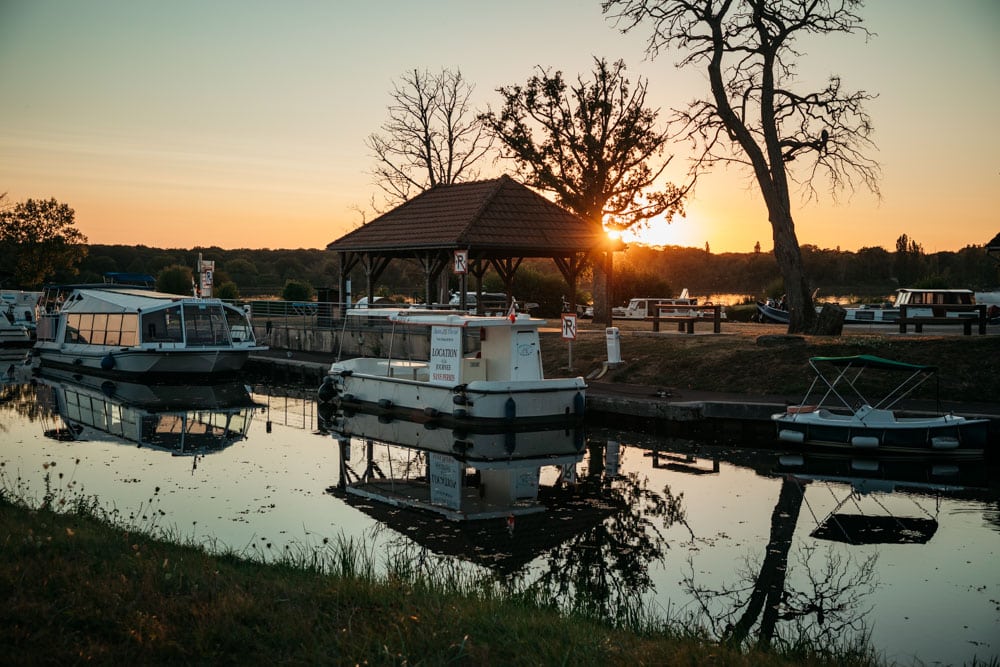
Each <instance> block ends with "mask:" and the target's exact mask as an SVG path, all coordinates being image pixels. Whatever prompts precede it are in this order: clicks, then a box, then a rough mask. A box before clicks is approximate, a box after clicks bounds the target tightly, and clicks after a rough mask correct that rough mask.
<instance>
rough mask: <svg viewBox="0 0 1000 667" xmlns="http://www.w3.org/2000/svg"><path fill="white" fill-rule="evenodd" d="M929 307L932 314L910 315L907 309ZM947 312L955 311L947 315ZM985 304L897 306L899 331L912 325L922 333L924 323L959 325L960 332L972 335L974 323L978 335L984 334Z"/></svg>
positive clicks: (985, 320) (917, 331) (903, 331)
mask: <svg viewBox="0 0 1000 667" xmlns="http://www.w3.org/2000/svg"><path fill="white" fill-rule="evenodd" d="M928 308H930V309H931V312H932V313H933V314H932V315H910V314H908V312H907V311H908V310H909V309H920V310H925V311H926V310H927V309H928ZM948 313H957V314H955V315H951V316H949V315H948ZM986 322H987V319H986V305H985V304H978V305H974V306H973V305H950V306H932V305H908V304H904V305H901V306H900V307H899V333H906V328H907V327H908V326H912V327H913V330H914V331H915V332H916V333H923V331H924V325H925V324H934V325H938V324H941V325H947V326H961V327H962V333H963V334H964V335H966V336H971V335H972V325H973V324H975V325H976V327H977V329H978V330H979V334H980V335H985V334H986Z"/></svg>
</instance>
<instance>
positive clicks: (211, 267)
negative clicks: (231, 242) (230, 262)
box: [198, 255, 215, 297]
mask: <svg viewBox="0 0 1000 667" xmlns="http://www.w3.org/2000/svg"><path fill="white" fill-rule="evenodd" d="M198 273H199V274H201V280H199V285H198V287H199V289H200V291H201V296H204V297H210V296H212V285H213V283H214V280H215V278H214V276H213V274H214V273H215V260H213V259H201V256H200V255H199V256H198Z"/></svg>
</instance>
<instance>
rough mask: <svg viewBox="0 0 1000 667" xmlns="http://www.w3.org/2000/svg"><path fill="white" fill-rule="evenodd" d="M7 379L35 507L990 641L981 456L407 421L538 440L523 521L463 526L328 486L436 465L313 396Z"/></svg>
mask: <svg viewBox="0 0 1000 667" xmlns="http://www.w3.org/2000/svg"><path fill="white" fill-rule="evenodd" d="M0 390H2V392H3V400H2V402H0V464H2V467H0V484H2V486H3V488H4V489H5V490H6V491H7V492H12V493H16V494H18V495H20V496H23V497H28V498H30V499H32V500H33V502H35V503H36V504H37V503H40V502H42V500H43V497H44V496H46V495H48V496H49V497H50V498H52V499H53V501H54V502H55V503H56V504H58V503H59V502H60V500H61V499H67V500H71V499H72V498H74V497H79V496H84V497H92V496H94V497H97V498H98V499H99V501H100V504H101V506H102V507H104V508H106V509H108V510H109V511H111V512H114V513H115V514H116V516H117V517H119V518H120V519H122V520H126V521H129V522H132V523H134V524H136V525H138V526H140V527H144V528H148V529H151V530H163V531H165V532H166V533H167V534H168V535H170V536H172V537H174V538H176V539H179V540H183V541H191V542H195V543H198V544H201V545H204V546H206V547H207V548H209V549H211V550H218V551H225V550H232V551H236V552H239V553H243V554H246V555H248V556H253V557H262V558H267V559H271V558H276V557H279V556H281V555H283V554H302V553H307V552H309V551H311V550H320V551H322V550H325V549H329V548H330V546H329V545H331V544H337V543H344V542H345V541H352V540H353V541H354V544H363V545H365V548H366V549H367V550H368V552H369V553H370V554H371V555H372V556H374V558H375V559H376V560H377V561H378V562H379V563H385V562H387V560H388V559H389V558H390V557H391V556H390V554H395V556H393V557H398V556H399V554H404V555H407V554H408V555H409V557H412V558H415V559H418V560H420V561H422V562H423V561H426V560H438V561H441V562H443V561H445V560H446V559H455V562H457V563H459V564H461V567H463V568H467V569H468V570H469V571H470V572H486V571H489V572H491V573H493V574H495V576H497V577H499V578H501V579H503V580H505V581H508V582H514V583H516V584H517V585H520V586H531V587H533V589H534V590H536V591H539V592H540V594H541V595H542V596H543V597H545V596H548V597H549V598H551V599H552V600H555V601H557V602H558V603H559V604H560V605H562V606H563V608H565V609H574V610H578V611H584V612H587V613H592V614H599V615H604V616H606V617H609V618H619V619H620V618H625V617H627V616H629V615H632V614H635V613H637V611H636V610H637V609H639V608H641V609H644V610H646V611H651V612H652V613H655V614H657V615H660V616H662V617H668V618H672V619H674V620H677V621H679V622H683V623H685V624H688V625H697V626H699V627H702V628H704V630H705V631H706V632H707V633H708V634H709V635H711V636H713V637H718V638H722V637H730V638H733V637H735V638H742V639H743V640H744V641H747V642H750V641H756V640H758V639H760V638H763V639H766V640H767V641H769V642H771V643H772V644H779V643H781V642H795V641H796V640H797V639H798V638H801V637H806V638H810V639H811V640H812V641H813V642H814V643H815V644H817V645H847V644H850V643H851V642H854V641H863V640H865V639H867V640H868V641H869V642H870V645H871V646H873V647H874V648H875V649H876V650H877V652H878V653H879V655H880V656H882V657H883V658H884V659H885V660H887V661H890V662H898V663H901V664H912V663H913V662H914V661H919V662H921V663H924V664H936V663H947V664H955V663H959V664H960V663H963V662H970V661H972V660H973V659H974V658H976V659H979V660H980V661H982V660H984V659H986V660H988V659H989V658H993V657H995V656H997V655H998V654H1000V568H998V567H997V556H998V554H1000V502H998V498H1000V490H998V485H997V481H996V480H997V477H996V472H997V471H996V469H995V467H992V466H991V465H988V464H987V463H988V462H983V461H973V462H969V463H964V462H940V461H939V462H927V461H920V460H917V461H906V460H882V461H878V460H852V459H850V458H838V457H832V456H826V457H821V456H814V455H804V454H803V453H802V452H791V451H784V450H779V449H773V450H772V449H760V448H756V449H754V448H744V447H739V446H717V445H708V444H703V443H697V442H691V441H684V440H677V439H669V438H661V437H656V436H652V435H647V434H642V433H633V432H629V431H626V430H621V431H619V430H609V429H606V428H601V429H598V428H589V427H586V426H584V427H581V428H580V429H571V430H569V431H551V432H547V433H542V434H537V433H535V434H533V433H516V434H493V436H491V437H492V438H493V440H492V441H490V440H488V439H485V440H481V441H480V440H473V439H472V438H471V436H470V435H469V434H464V433H462V434H456V433H454V432H444V433H441V432H436V431H437V429H435V428H433V425H427V426H423V425H418V426H415V425H406V424H404V425H402V426H404V427H405V428H403V429H402V430H407V429H409V432H412V433H413V434H415V436H414V437H418V438H421V437H422V438H424V440H425V445H426V443H428V442H431V441H440V442H447V443H449V444H450V443H456V444H455V447H458V443H465V444H463V447H465V448H467V449H463V451H462V452H461V455H460V456H458V455H456V456H455V457H454V458H456V460H461V461H463V462H464V463H472V462H474V459H475V456H474V454H475V453H477V452H484V451H487V450H488V449H489V448H490V447H495V448H506V449H507V453H508V454H509V455H510V457H509V458H510V459H511V460H515V459H518V457H519V456H521V454H522V453H523V452H529V451H530V454H526V455H525V457H526V458H525V459H524V460H520V461H518V465H522V464H525V460H526V461H527V464H526V465H527V468H528V469H531V467H532V466H534V471H535V473H534V475H533V476H532V475H528V481H527V483H526V484H525V483H524V481H523V480H524V475H523V474H522V475H521V476H520V477H518V479H519V480H520V481H518V483H517V485H516V489H517V490H518V493H516V494H514V495H516V496H517V497H518V501H517V504H516V506H517V507H518V508H519V509H518V511H516V512H515V511H512V512H511V513H510V514H504V515H503V516H492V517H490V518H484V519H480V520H477V521H471V522H454V521H449V520H448V519H446V518H444V517H442V516H440V515H438V514H435V513H433V512H428V511H426V510H416V509H408V508H401V507H395V506H392V505H387V504H385V503H383V502H379V501H378V500H374V499H371V498H367V497H359V496H356V495H353V494H345V493H343V492H342V491H340V490H338V489H337V486H338V483H339V482H340V481H341V478H342V474H343V473H342V470H348V469H349V470H352V471H354V472H358V473H362V474H363V470H362V468H364V467H366V466H367V463H366V456H367V455H371V456H372V457H374V462H375V465H376V466H377V467H378V468H379V469H381V471H382V472H383V473H385V474H386V476H387V477H389V478H400V477H402V475H403V474H404V473H405V472H407V471H411V472H412V470H414V469H416V470H417V471H418V472H419V471H421V470H423V471H426V467H427V466H426V464H427V457H428V456H429V455H427V454H426V453H422V452H421V450H419V449H414V448H412V447H402V448H400V447H398V446H397V447H390V446H389V445H387V444H386V443H385V442H383V441H381V440H376V439H374V438H372V437H370V436H371V434H366V433H364V432H363V429H365V428H371V429H375V430H378V429H379V428H381V429H382V430H380V431H379V433H378V435H379V436H383V437H384V436H385V427H387V425H391V420H387V419H382V420H380V421H378V422H377V423H378V424H379V425H380V426H374V425H372V426H365V425H364V422H363V421H358V420H357V419H354V420H353V421H350V422H349V423H350V424H351V427H350V429H349V430H347V431H346V434H345V429H344V428H342V427H343V426H344V425H345V423H348V421H347V420H345V419H344V418H342V417H338V418H337V419H336V420H335V421H334V420H333V419H331V415H330V414H329V413H327V412H325V411H324V410H323V409H322V408H321V406H318V405H317V403H316V401H315V388H314V387H280V386H272V385H270V384H269V383H267V382H256V383H254V384H252V385H244V384H240V383H222V384H217V385H208V386H204V385H199V386H181V387H169V386H166V387H165V386H145V385H142V384H134V383H126V382H120V381H110V380H107V379H102V378H99V377H85V376H73V375H70V374H62V375H59V374H46V375H43V376H25V375H24V374H22V373H20V372H19V370H18V369H11V371H10V372H9V373H8V374H7V375H6V376H5V383H4V384H3V386H2V387H0ZM400 437H401V436H400ZM397 439H399V438H397ZM396 444H397V445H398V444H399V443H396ZM404 444H406V443H404ZM369 445H370V446H369ZM547 448H549V449H551V451H547ZM456 451H457V450H456ZM342 452H343V454H344V456H345V457H348V458H347V459H346V461H345V463H346V464H347V467H346V468H342V467H341V453H342ZM546 455H550V456H552V457H553V458H551V459H550V460H551V461H553V462H555V465H548V464H547V461H546V459H545V458H544V457H545V456H546ZM501 463H502V462H501ZM542 463H546V465H545V466H543V467H542V468H541V471H540V472H539V468H538V466H539V465H540V464H542ZM491 465H492V466H493V467H496V466H499V465H500V463H497V462H496V461H493V462H492V463H491V464H490V465H487V464H486V463H484V464H483V465H482V467H483V468H484V469H485V468H490V467H491ZM523 467H524V466H523V465H522V468H523ZM522 472H523V470H522ZM481 474H482V478H481V479H480V481H482V480H485V479H487V475H488V474H489V475H493V477H489V479H491V480H492V479H494V478H495V476H496V475H498V474H501V475H502V474H506V473H504V472H503V471H502V470H501V471H500V472H497V471H496V470H493V471H492V472H487V471H485V470H484V471H483V472H482V473H481ZM519 474H520V473H519ZM354 479H355V478H354V477H352V476H350V474H348V476H347V478H346V481H348V482H351V481H352V480H354ZM512 479H513V477H512ZM473 481H474V478H473V477H465V476H463V477H462V484H466V483H472V482H473ZM511 488H514V487H511ZM525 508H528V510H531V511H521V510H525ZM535 510H539V511H535Z"/></svg>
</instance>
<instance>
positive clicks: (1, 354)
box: [0, 349, 32, 384]
mask: <svg viewBox="0 0 1000 667" xmlns="http://www.w3.org/2000/svg"><path fill="white" fill-rule="evenodd" d="M31 374H32V369H31V361H30V358H29V357H28V354H27V351H26V350H23V349H21V350H0V383H3V384H24V383H26V382H28V381H29V380H30V379H31Z"/></svg>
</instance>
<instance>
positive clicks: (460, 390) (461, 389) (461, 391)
mask: <svg viewBox="0 0 1000 667" xmlns="http://www.w3.org/2000/svg"><path fill="white" fill-rule="evenodd" d="M467 386H468V385H466V384H456V385H455V386H454V387H452V388H451V390H452V391H453V392H455V393H456V394H464V393H465V388H466V387H467Z"/></svg>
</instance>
